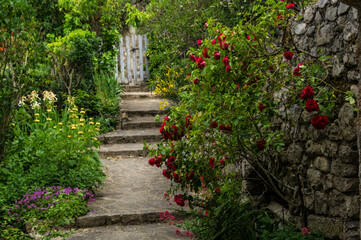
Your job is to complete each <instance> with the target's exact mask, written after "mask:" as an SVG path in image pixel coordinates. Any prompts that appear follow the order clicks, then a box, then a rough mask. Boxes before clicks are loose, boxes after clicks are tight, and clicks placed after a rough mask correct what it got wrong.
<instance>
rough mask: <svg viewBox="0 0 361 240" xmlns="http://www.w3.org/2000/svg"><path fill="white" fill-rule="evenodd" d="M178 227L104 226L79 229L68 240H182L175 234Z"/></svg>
mask: <svg viewBox="0 0 361 240" xmlns="http://www.w3.org/2000/svg"><path fill="white" fill-rule="evenodd" d="M176 229H178V228H177V227H176V226H173V225H169V224H166V223H153V224H142V225H138V226H135V225H128V226H119V225H113V226H103V227H95V228H83V229H78V230H77V231H76V232H75V233H74V234H72V235H70V236H69V237H67V240H86V239H92V240H99V239H107V240H159V239H162V240H174V239H181V238H180V237H178V236H177V235H176V234H175V230H176Z"/></svg>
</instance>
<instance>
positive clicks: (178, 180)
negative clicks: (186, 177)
mask: <svg viewBox="0 0 361 240" xmlns="http://www.w3.org/2000/svg"><path fill="white" fill-rule="evenodd" d="M173 177H174V180H175V181H176V182H178V183H179V182H180V178H179V175H178V174H176V173H175V172H173Z"/></svg>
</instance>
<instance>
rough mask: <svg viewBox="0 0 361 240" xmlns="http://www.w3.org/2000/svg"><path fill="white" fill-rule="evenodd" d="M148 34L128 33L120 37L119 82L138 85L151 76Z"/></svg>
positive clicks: (117, 73)
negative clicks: (147, 55)
mask: <svg viewBox="0 0 361 240" xmlns="http://www.w3.org/2000/svg"><path fill="white" fill-rule="evenodd" d="M147 45H148V40H147V35H145V34H144V35H135V34H132V35H131V36H129V35H127V36H125V37H124V38H120V39H119V47H118V51H119V54H118V57H117V65H116V69H115V74H116V77H117V79H118V82H119V83H121V84H127V85H138V84H140V83H141V82H144V80H145V79H148V78H149V65H148V60H147V57H146V56H145V53H146V52H147Z"/></svg>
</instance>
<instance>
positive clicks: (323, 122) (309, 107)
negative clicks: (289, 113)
mask: <svg viewBox="0 0 361 240" xmlns="http://www.w3.org/2000/svg"><path fill="white" fill-rule="evenodd" d="M313 95H314V92H313V88H311V87H310V86H307V87H305V88H304V89H302V93H301V94H300V98H301V99H302V100H307V101H306V107H305V109H306V111H307V112H313V111H319V110H320V107H319V106H318V104H317V102H316V101H315V100H313V99H312V98H313ZM328 124H329V120H328V118H327V116H318V115H317V116H315V117H313V118H312V125H313V127H314V128H316V129H317V130H321V129H324V128H325V127H326V126H327V125H328Z"/></svg>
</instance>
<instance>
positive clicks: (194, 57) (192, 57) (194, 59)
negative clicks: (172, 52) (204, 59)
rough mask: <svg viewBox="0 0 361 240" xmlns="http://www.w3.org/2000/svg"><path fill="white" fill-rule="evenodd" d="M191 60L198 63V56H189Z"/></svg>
mask: <svg viewBox="0 0 361 240" xmlns="http://www.w3.org/2000/svg"><path fill="white" fill-rule="evenodd" d="M189 58H190V59H191V60H192V61H193V62H195V61H197V58H196V56H194V55H192V54H189Z"/></svg>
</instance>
